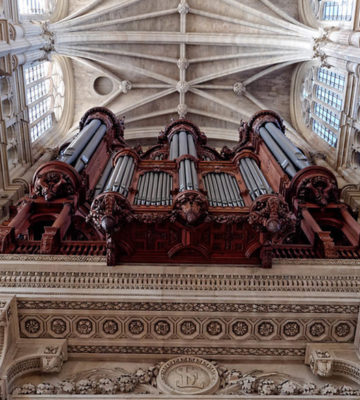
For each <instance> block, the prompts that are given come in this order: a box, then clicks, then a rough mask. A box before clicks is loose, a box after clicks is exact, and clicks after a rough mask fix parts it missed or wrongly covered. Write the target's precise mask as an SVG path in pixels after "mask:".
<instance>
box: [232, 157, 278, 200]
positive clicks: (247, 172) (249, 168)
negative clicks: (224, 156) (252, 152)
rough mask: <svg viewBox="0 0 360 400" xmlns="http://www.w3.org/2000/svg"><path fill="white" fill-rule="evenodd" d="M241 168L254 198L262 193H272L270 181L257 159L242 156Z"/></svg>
mask: <svg viewBox="0 0 360 400" xmlns="http://www.w3.org/2000/svg"><path fill="white" fill-rule="evenodd" d="M239 168H240V172H241V175H242V177H243V179H244V181H245V185H246V187H247V188H248V190H249V194H250V197H251V199H252V200H255V199H256V197H258V196H260V195H262V194H267V193H272V189H271V187H270V185H269V183H268V182H267V180H266V178H265V176H264V174H263V173H262V171H261V169H260V168H259V166H258V165H257V163H256V161H255V160H253V159H250V158H242V159H241V160H240V165H239Z"/></svg>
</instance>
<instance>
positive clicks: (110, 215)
mask: <svg viewBox="0 0 360 400" xmlns="http://www.w3.org/2000/svg"><path fill="white" fill-rule="evenodd" d="M133 219H134V215H133V212H132V209H131V206H130V203H129V202H128V201H127V200H126V198H125V197H124V196H122V195H121V194H119V193H116V192H107V193H101V194H100V195H99V196H97V197H96V198H95V199H94V201H93V202H92V204H91V209H90V213H89V215H88V217H87V221H92V222H93V223H94V225H95V226H96V228H98V229H99V230H102V231H104V232H105V233H111V232H114V231H116V230H118V229H119V228H120V225H121V223H124V222H130V221H132V220H133Z"/></svg>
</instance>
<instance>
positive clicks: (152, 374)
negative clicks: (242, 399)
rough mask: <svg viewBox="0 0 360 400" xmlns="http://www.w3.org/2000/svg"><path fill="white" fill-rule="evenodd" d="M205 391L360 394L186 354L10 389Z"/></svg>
mask: <svg viewBox="0 0 360 400" xmlns="http://www.w3.org/2000/svg"><path fill="white" fill-rule="evenodd" d="M120 393H121V394H122V395H124V394H125V393H132V394H152V395H166V397H168V395H178V396H179V395H187V397H188V396H189V395H194V396H197V395H205V394H210V395H212V396H221V397H222V398H223V397H224V396H226V395H232V396H239V395H240V396H246V398H249V395H254V397H257V396H261V397H264V396H271V398H274V396H276V397H277V396H279V398H283V396H291V398H293V396H306V397H307V398H308V396H309V398H314V397H315V398H316V396H321V398H324V396H336V395H339V396H359V395H360V390H359V389H357V388H354V387H352V386H348V385H342V386H340V385H333V384H329V383H326V382H325V383H324V384H321V385H319V386H317V385H315V384H314V383H312V382H306V381H303V380H302V379H299V378H297V377H293V376H290V375H288V374H284V373H279V372H276V371H274V372H264V371H261V370H258V369H257V370H255V371H251V372H249V373H246V374H244V373H242V372H241V371H240V370H237V369H231V370H230V369H228V368H226V367H223V366H221V365H218V364H216V363H213V362H209V361H207V360H204V359H201V358H197V357H192V356H184V357H178V358H175V359H170V360H169V361H167V362H165V363H163V362H160V363H158V364H156V365H153V366H151V367H149V368H148V369H146V370H145V369H143V368H138V369H137V370H136V371H135V372H132V373H130V372H127V371H126V370H123V369H116V370H112V369H95V370H90V371H84V372H80V373H78V374H77V375H76V376H72V377H71V378H67V379H64V380H62V381H60V380H58V382H56V381H53V383H40V384H35V383H25V384H23V385H21V386H17V387H16V388H15V389H14V390H13V391H12V396H13V397H15V398H16V396H18V395H20V396H23V395H31V396H34V395H39V397H41V396H42V395H44V396H45V395H47V396H49V395H59V394H60V395H61V394H63V395H82V396H84V395H115V394H120Z"/></svg>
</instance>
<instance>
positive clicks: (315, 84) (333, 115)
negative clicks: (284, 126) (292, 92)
mask: <svg viewBox="0 0 360 400" xmlns="http://www.w3.org/2000/svg"><path fill="white" fill-rule="evenodd" d="M309 73H310V74H311V77H307V78H306V82H307V84H306V85H304V87H303V93H302V97H303V99H304V100H303V101H305V102H306V103H307V104H308V107H307V112H306V115H304V118H305V122H306V124H307V126H308V127H309V128H310V129H311V130H312V131H313V132H314V133H315V134H316V135H318V136H319V137H320V138H321V139H323V140H324V141H325V142H326V143H328V144H329V145H330V146H332V147H336V145H337V142H338V135H339V133H340V119H341V111H342V110H343V107H344V92H345V87H346V76H345V75H344V74H341V73H340V72H339V71H336V70H334V69H328V68H323V67H319V68H314V69H312V70H311V71H309Z"/></svg>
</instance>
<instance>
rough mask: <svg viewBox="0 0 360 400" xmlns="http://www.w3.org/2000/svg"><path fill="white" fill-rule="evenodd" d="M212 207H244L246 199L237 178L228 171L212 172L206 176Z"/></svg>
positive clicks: (206, 187)
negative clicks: (241, 192) (242, 194)
mask: <svg viewBox="0 0 360 400" xmlns="http://www.w3.org/2000/svg"><path fill="white" fill-rule="evenodd" d="M204 184H205V189H206V191H207V192H208V199H209V203H210V206H211V207H243V206H244V201H243V199H242V197H241V194H240V189H239V186H238V184H237V181H236V178H235V177H233V176H231V175H229V174H227V173H213V172H210V173H208V174H206V175H205V176H204Z"/></svg>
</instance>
